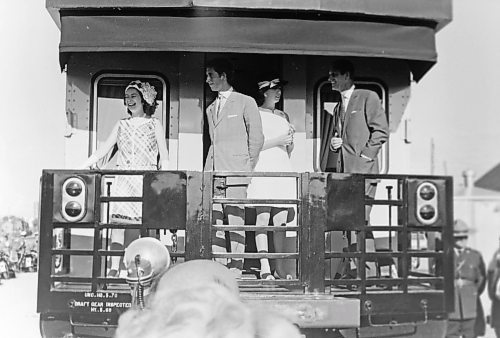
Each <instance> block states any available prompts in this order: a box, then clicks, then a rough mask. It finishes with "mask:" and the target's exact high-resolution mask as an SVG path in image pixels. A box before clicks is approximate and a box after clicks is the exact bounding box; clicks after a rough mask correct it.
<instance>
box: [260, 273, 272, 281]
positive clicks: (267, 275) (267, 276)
mask: <svg viewBox="0 0 500 338" xmlns="http://www.w3.org/2000/svg"><path fill="white" fill-rule="evenodd" d="M260 279H263V280H275V278H274V276H273V275H272V274H271V273H270V272H264V273H262V271H261V272H260Z"/></svg>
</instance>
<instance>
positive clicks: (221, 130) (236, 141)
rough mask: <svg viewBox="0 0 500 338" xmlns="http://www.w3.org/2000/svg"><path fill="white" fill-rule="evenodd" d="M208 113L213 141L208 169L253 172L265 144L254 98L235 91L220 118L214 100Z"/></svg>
mask: <svg viewBox="0 0 500 338" xmlns="http://www.w3.org/2000/svg"><path fill="white" fill-rule="evenodd" d="M206 113H207V118H208V129H209V132H210V139H211V140H212V144H211V145H210V149H209V151H208V156H207V161H206V163H205V170H207V171H213V170H215V171H252V170H253V169H254V168H255V165H256V164H257V161H258V159H259V153H260V150H261V149H262V146H263V144H264V135H263V133H262V121H261V119H260V113H259V108H258V107H257V104H256V103H255V100H254V99H253V98H251V97H249V96H246V95H243V94H241V93H237V92H234V91H233V92H231V94H230V95H229V97H228V98H227V100H226V103H225V104H224V106H223V107H222V110H221V111H220V112H219V116H218V117H217V113H216V111H215V101H214V102H212V104H210V106H208V108H207V111H206ZM232 181H233V183H235V181H238V180H232ZM243 181H244V182H247V181H248V180H243Z"/></svg>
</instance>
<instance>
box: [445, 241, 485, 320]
mask: <svg viewBox="0 0 500 338" xmlns="http://www.w3.org/2000/svg"><path fill="white" fill-rule="evenodd" d="M485 286H486V268H485V266H484V261H483V258H482V257H481V254H480V253H479V252H478V251H476V250H473V249H470V248H465V249H464V250H463V252H462V253H460V254H459V255H458V254H457V253H455V311H454V312H453V313H451V314H450V315H449V316H448V318H449V319H452V320H463V319H472V318H476V317H477V316H478V309H479V307H478V306H480V305H479V296H480V295H481V293H482V292H483V291H484V289H485Z"/></svg>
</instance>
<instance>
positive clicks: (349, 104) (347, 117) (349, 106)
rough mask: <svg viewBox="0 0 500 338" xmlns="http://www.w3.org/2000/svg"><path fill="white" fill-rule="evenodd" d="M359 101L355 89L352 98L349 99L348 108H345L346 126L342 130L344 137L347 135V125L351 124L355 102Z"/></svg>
mask: <svg viewBox="0 0 500 338" xmlns="http://www.w3.org/2000/svg"><path fill="white" fill-rule="evenodd" d="M357 99H358V93H357V91H356V89H354V91H353V92H352V95H351V97H350V98H349V103H347V107H345V115H344V125H343V128H342V135H345V131H346V129H347V125H348V124H349V120H350V118H351V111H352V107H353V105H354V101H356V100H357Z"/></svg>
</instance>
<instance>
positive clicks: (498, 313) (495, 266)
mask: <svg viewBox="0 0 500 338" xmlns="http://www.w3.org/2000/svg"><path fill="white" fill-rule="evenodd" d="M498 256H500V249H499V250H497V251H495V254H494V255H493V258H492V260H491V262H490V264H489V265H488V296H489V297H490V299H491V321H490V324H491V326H492V327H495V328H497V327H500V299H498V298H497V296H496V288H497V283H498V281H499V279H500V261H498V259H497V257H498Z"/></svg>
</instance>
